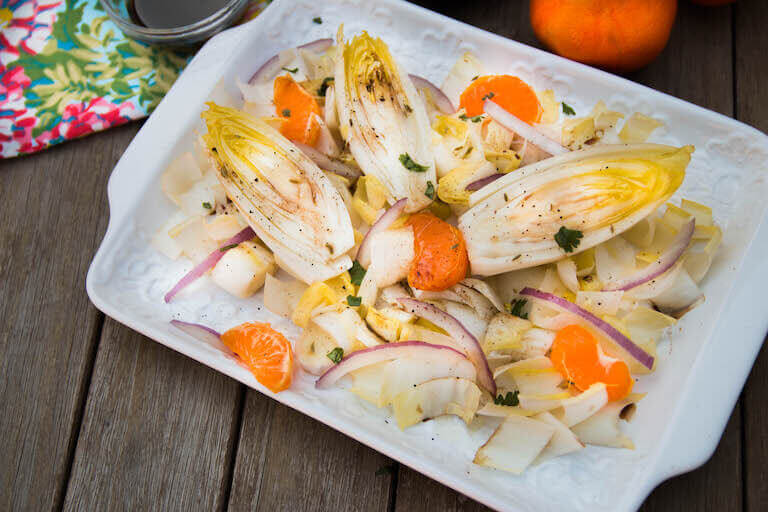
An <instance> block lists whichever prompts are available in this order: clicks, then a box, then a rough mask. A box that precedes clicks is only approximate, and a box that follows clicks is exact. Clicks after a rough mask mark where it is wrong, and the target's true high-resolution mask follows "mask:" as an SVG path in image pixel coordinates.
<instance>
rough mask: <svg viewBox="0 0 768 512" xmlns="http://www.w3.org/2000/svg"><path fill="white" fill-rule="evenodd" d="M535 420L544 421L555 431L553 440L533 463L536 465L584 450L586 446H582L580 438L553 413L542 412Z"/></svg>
mask: <svg viewBox="0 0 768 512" xmlns="http://www.w3.org/2000/svg"><path fill="white" fill-rule="evenodd" d="M533 419H535V420H539V421H543V422H544V423H546V424H547V425H550V426H552V427H553V428H554V429H555V433H554V434H553V435H552V439H550V440H549V443H547V446H545V447H544V449H543V450H542V451H541V453H540V454H539V456H538V457H536V460H534V461H533V463H534V464H541V463H542V462H545V461H547V460H549V459H552V458H555V457H559V456H561V455H565V454H567V453H572V452H576V451H579V450H581V449H582V448H584V445H583V444H581V441H579V438H578V437H576V435H575V434H574V433H573V432H571V429H569V428H568V427H566V426H565V425H564V424H563V423H562V422H561V421H560V420H558V419H557V418H555V417H554V416H552V414H551V413H548V412H541V413H539V414H537V415H536V416H534V417H533Z"/></svg>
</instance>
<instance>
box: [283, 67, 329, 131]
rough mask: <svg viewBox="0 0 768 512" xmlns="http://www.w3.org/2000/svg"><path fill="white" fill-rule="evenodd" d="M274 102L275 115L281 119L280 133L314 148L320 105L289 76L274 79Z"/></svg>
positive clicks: (318, 129)
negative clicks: (316, 117)
mask: <svg viewBox="0 0 768 512" xmlns="http://www.w3.org/2000/svg"><path fill="white" fill-rule="evenodd" d="M274 101H275V109H276V110H277V115H278V116H280V117H281V118H282V119H283V123H282V125H280V133H282V134H283V135H285V137H286V138H288V139H290V140H292V141H294V142H301V143H303V144H307V145H310V146H314V145H315V143H316V142H317V138H318V137H319V136H320V125H319V124H318V122H317V120H316V119H315V117H314V116H315V115H316V116H318V117H320V116H322V113H321V111H320V105H318V104H317V101H315V98H314V97H312V95H311V94H309V93H308V92H307V91H305V90H304V88H303V87H302V86H300V85H299V84H297V83H296V82H295V81H294V79H293V78H291V77H289V76H279V77H277V78H275V84H274Z"/></svg>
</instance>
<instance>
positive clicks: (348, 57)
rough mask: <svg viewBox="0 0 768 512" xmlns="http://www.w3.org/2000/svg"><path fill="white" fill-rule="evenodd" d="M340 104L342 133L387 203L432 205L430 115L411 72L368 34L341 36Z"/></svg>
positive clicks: (412, 208) (409, 207) (337, 84)
mask: <svg viewBox="0 0 768 512" xmlns="http://www.w3.org/2000/svg"><path fill="white" fill-rule="evenodd" d="M337 41H338V44H339V51H338V52H337V55H336V65H335V87H336V91H335V92H336V105H337V107H338V111H339V119H340V124H341V127H342V135H343V136H344V139H345V140H346V141H347V142H348V143H349V149H350V151H351V152H352V155H353V156H354V157H355V160H356V161H357V163H358V165H359V166H360V168H361V169H362V171H363V173H365V174H366V175H371V176H375V177H376V178H377V179H378V180H379V181H380V182H381V183H382V184H383V185H384V186H385V187H386V189H387V192H388V198H387V199H388V201H389V203H390V204H394V203H395V202H396V201H397V200H398V199H403V198H406V199H408V204H407V207H406V211H408V212H415V211H418V210H421V209H422V208H425V207H427V206H428V205H429V204H430V203H431V202H432V199H431V198H430V197H428V196H427V195H426V194H425V191H426V190H427V184H428V183H429V182H432V183H433V184H435V183H437V178H436V175H435V163H434V156H433V154H432V149H431V135H430V126H429V119H428V117H427V112H426V110H425V107H424V103H423V102H422V99H421V97H420V96H419V94H418V92H417V91H416V88H415V87H414V86H413V83H411V79H410V78H409V77H408V74H407V73H405V72H404V71H403V70H402V69H401V68H400V66H399V65H398V64H397V62H395V60H394V58H393V57H392V54H390V52H389V48H387V45H386V44H385V43H384V42H383V41H382V40H381V39H379V38H373V37H371V36H370V35H368V33H367V32H363V33H362V34H360V35H358V36H355V37H353V38H352V39H351V40H349V41H346V42H345V41H344V34H343V27H339V33H338V35H337Z"/></svg>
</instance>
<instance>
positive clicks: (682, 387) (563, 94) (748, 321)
mask: <svg viewBox="0 0 768 512" xmlns="http://www.w3.org/2000/svg"><path fill="white" fill-rule="evenodd" d="M317 16H320V17H321V18H322V20H323V23H322V24H316V23H313V22H312V19H313V18H314V17H317ZM340 23H344V24H345V32H346V33H347V34H351V33H354V32H358V31H360V30H363V29H365V30H368V31H369V32H371V33H372V34H373V35H377V36H381V37H382V38H384V40H385V41H386V42H387V43H388V44H389V45H390V47H391V49H392V52H393V54H394V55H395V56H396V57H397V58H398V59H399V60H401V62H402V63H403V64H404V66H405V68H406V69H408V70H409V71H411V72H416V73H418V74H420V75H423V76H426V77H427V78H428V79H430V80H432V81H433V82H435V83H438V84H439V83H442V80H443V78H444V77H445V75H446V74H447V72H448V70H449V69H450V67H451V65H452V64H453V62H454V60H455V59H456V57H457V56H458V55H460V54H461V53H463V52H464V51H467V50H469V51H472V52H474V53H475V54H476V55H479V56H480V57H481V58H482V60H483V61H484V63H485V64H486V67H487V68H488V69H489V70H490V71H491V72H494V73H510V74H515V75H518V76H520V77H522V78H523V79H524V80H526V81H528V82H529V83H531V84H532V85H533V86H534V87H535V88H536V89H545V88H552V89H554V90H555V92H556V95H557V96H558V98H563V99H565V100H566V101H567V102H568V103H569V104H570V105H572V106H573V107H574V108H575V109H576V111H577V112H580V113H584V112H588V111H589V109H591V106H592V105H593V104H594V103H595V102H597V101H598V100H601V99H602V100H604V101H605V102H606V103H607V105H608V107H609V108H610V109H612V110H619V111H622V112H625V113H632V112H635V111H639V112H643V113H645V114H649V115H653V116H654V117H656V118H659V119H661V120H662V121H664V122H665V125H666V126H665V128H664V129H662V130H658V131H657V132H658V133H655V134H654V136H653V137H652V139H651V141H653V142H662V143H668V144H675V145H682V144H694V145H695V146H696V153H695V154H694V157H693V160H692V162H691V165H690V167H689V169H688V175H687V177H686V180H685V183H684V185H683V187H682V189H681V190H680V192H679V194H678V195H684V196H685V197H688V198H690V199H693V200H696V201H700V202H702V203H706V204H708V205H710V206H712V207H713V208H714V210H715V217H716V220H717V222H718V223H720V224H721V226H723V228H724V233H725V239H724V243H723V247H722V249H721V251H720V253H719V255H718V256H717V259H716V261H715V263H714V266H713V268H712V270H711V271H710V273H709V277H708V278H707V280H705V282H704V284H703V288H704V291H705V293H706V302H705V303H704V304H703V305H702V306H700V307H698V308H697V309H696V310H694V311H693V312H692V313H690V314H689V315H687V316H686V317H685V318H684V320H683V321H681V322H680V324H679V325H678V327H676V328H675V331H674V332H673V333H672V334H671V336H670V338H671V340H670V344H669V345H668V350H667V351H666V354H664V355H662V356H661V357H662V360H661V361H660V362H659V365H658V368H659V370H658V371H657V373H656V374H654V375H653V376H652V377H650V378H646V379H644V380H643V381H641V383H640V384H639V385H638V391H647V392H648V396H647V397H646V398H645V399H644V400H643V401H642V403H641V404H640V406H639V407H638V412H637V414H636V415H635V418H634V419H633V421H632V423H630V424H629V426H628V431H629V434H630V435H631V436H632V437H633V439H634V441H635V444H636V446H637V448H636V449H635V450H634V451H631V450H616V449H609V448H599V447H587V449H585V450H583V451H581V452H579V453H577V454H575V455H569V456H566V457H561V458H558V459H555V460H552V461H550V462H547V463H545V464H542V465H540V466H537V467H533V468H530V469H529V470H528V471H527V472H526V473H525V474H524V475H522V476H514V475H511V474H507V473H504V472H500V471H495V470H492V469H487V468H483V467H479V466H475V465H473V464H472V462H471V461H472V458H473V455H474V452H475V450H476V449H477V447H478V446H480V445H481V444H482V443H483V442H484V441H485V439H486V438H487V437H488V436H489V434H490V432H491V431H492V428H493V425H491V424H490V423H485V422H484V421H489V420H476V421H475V422H474V423H473V424H472V426H471V427H466V426H465V425H464V424H463V422H461V421H460V420H458V419H457V418H454V417H444V418H440V419H437V420H433V421H428V422H425V423H422V424H419V425H417V426H414V427H412V428H409V429H408V430H406V431H405V432H401V431H400V430H399V429H398V428H397V427H396V426H395V425H394V424H393V422H392V421H389V420H388V414H389V413H388V412H387V411H386V410H381V409H376V408H374V407H373V406H371V405H369V404H366V403H364V402H363V401H362V400H360V399H358V398H357V397H355V396H354V395H352V394H351V393H346V392H344V391H341V390H336V391H322V392H320V391H316V390H315V389H314V386H313V380H314V379H312V378H310V377H308V376H306V375H303V376H299V378H298V379H296V382H295V383H294V385H293V387H292V388H291V389H290V390H289V391H285V392H282V393H279V394H277V395H274V394H272V393H270V392H269V391H268V390H266V389H265V388H264V387H263V386H261V385H259V384H258V382H257V381H256V380H255V379H254V378H253V376H252V375H251V374H250V373H249V372H248V371H247V370H245V369H244V368H243V367H242V366H240V365H238V364H237V362H236V361H235V360H234V359H232V358H231V357H229V356H228V355H227V354H226V353H225V352H223V351H221V350H220V349H219V347H215V346H209V345H206V344H204V343H203V342H200V341H198V340H195V339H193V338H191V337H189V336H187V335H185V334H183V333H182V332H180V331H178V330H176V329H174V328H173V327H171V326H170V325H169V323H168V322H169V320H171V319H172V318H179V319H182V320H186V321H190V322H200V323H204V324H206V325H210V326H211V327H213V328H216V329H219V330H225V329H226V328H228V327H231V326H233V325H236V324H238V323H240V322H243V321H247V320H251V321H253V320H255V321H268V322H271V323H272V324H273V325H274V326H275V327H276V328H277V329H279V330H281V331H282V332H284V333H285V334H286V335H287V336H288V337H289V338H293V339H295V337H296V334H297V333H298V328H297V327H295V326H294V325H292V324H291V323H290V322H288V321H286V320H284V319H281V318H279V317H277V316H275V315H272V314H271V313H269V312H268V311H266V310H265V309H264V307H263V305H262V302H261V295H256V296H255V297H252V298H250V299H247V300H235V299H233V298H231V297H230V296H228V295H227V294H226V293H225V292H223V291H221V290H219V289H217V288H215V287H214V286H213V285H211V284H210V283H208V282H207V278H204V279H201V280H200V281H199V282H198V283H197V284H195V285H194V286H193V287H191V288H193V289H189V290H186V291H185V292H184V293H182V294H180V295H179V296H178V297H177V298H175V299H174V301H173V302H172V303H171V304H166V303H164V302H163V299H162V298H163V294H164V293H165V292H166V291H168V289H170V288H171V286H172V285H173V284H174V283H175V282H176V281H177V280H178V279H179V277H180V276H182V275H183V274H184V273H185V272H187V271H188V270H189V269H190V268H191V263H189V262H184V261H177V262H173V261H170V260H168V259H166V258H165V257H164V256H162V255H160V254H159V253H157V252H155V251H154V250H153V249H152V248H151V247H150V245H149V238H150V236H151V235H152V234H153V233H154V232H155V231H156V230H157V229H158V227H160V225H161V224H162V223H163V222H164V221H165V220H166V219H167V217H168V216H169V215H170V213H171V211H172V210H173V205H172V204H171V203H170V202H169V201H168V200H167V199H166V198H165V197H164V196H163V195H162V194H161V192H160V187H159V177H160V174H161V172H162V171H163V170H164V169H165V167H166V166H167V165H168V163H169V162H170V161H171V160H172V158H173V157H174V156H176V155H178V154H180V153H181V152H182V151H186V150H189V149H191V147H192V137H190V134H191V133H193V132H194V130H202V124H201V122H200V112H201V111H202V110H203V108H204V102H205V101H207V100H209V99H215V100H217V101H219V102H224V103H227V102H231V101H233V99H234V98H237V97H239V92H238V91H237V88H236V86H235V79H236V78H239V79H240V80H243V81H246V80H247V79H248V78H249V77H250V75H251V74H252V73H253V71H254V70H255V69H256V68H258V66H259V65H260V64H261V63H262V62H264V61H265V60H266V59H268V58H269V57H270V56H271V55H273V54H275V53H277V52H278V51H279V50H281V49H284V48H289V47H293V46H296V45H298V44H302V43H305V42H307V41H311V40H314V39H317V38H320V37H331V36H333V34H335V31H336V28H337V27H338V25H339V24H340ZM767 162H768V137H766V136H765V135H763V134H762V133H760V132H758V131H756V130H754V129H752V128H750V127H748V126H745V125H743V124H741V123H738V122H736V121H733V120H731V119H729V118H726V117H724V116H721V115H719V114H715V113H713V112H710V111H707V110H704V109H701V108H699V107H696V106H694V105H691V104H689V103H686V102H683V101H681V100H678V99H675V98H672V97H670V96H667V95H665V94H662V93H659V92H656V91H653V90H651V89H648V88H646V87H643V86H640V85H637V84H634V83H632V82H629V81H626V80H623V79H621V78H618V77H615V76H612V75H609V74H606V73H603V72H600V71H597V70H594V69H591V68H588V67H586V66H582V65H580V64H576V63H573V62H570V61H566V60H564V59H560V58H558V57H555V56H552V55H550V54H547V53H544V52H541V51H539V50H536V49H533V48H530V47H527V46H525V45H522V44H519V43H516V42H514V41H510V40H507V39H504V38H501V37H499V36H496V35H493V34H490V33H487V32H484V31H482V30H479V29H476V28H473V27H470V26H468V25H465V24H462V23H460V22H457V21H454V20H451V19H448V18H445V17H442V16H439V15H437V14H435V13H432V12H429V11H426V10H424V9H421V8H419V7H416V6H413V5H410V4H407V3H405V2H400V1H398V0H378V1H364V0H276V1H275V2H274V3H273V4H272V5H271V6H270V7H269V8H268V9H267V10H266V11H265V12H264V13H263V14H262V15H261V16H259V17H258V18H257V19H256V20H254V21H252V22H250V23H248V24H246V25H243V26H241V27H238V28H236V29H232V30H229V31H227V32H224V33H222V34H220V35H218V36H217V37H215V38H214V39H212V40H211V41H209V42H208V43H207V44H206V45H205V47H203V49H202V50H201V51H200V52H199V53H198V55H197V56H196V57H195V59H194V60H193V61H192V63H191V64H190V65H189V67H188V68H187V69H186V70H185V71H184V73H183V74H182V75H181V77H180V78H179V80H178V81H177V82H176V84H175V85H174V86H173V88H172V89H171V91H170V92H169V94H168V95H167V96H166V97H165V99H164V100H163V102H162V103H161V104H160V106H159V107H158V108H157V110H156V111H155V112H154V113H153V114H152V116H151V117H150V118H149V120H148V121H147V122H146V123H145V125H144V126H143V127H142V129H141V131H140V132H139V134H138V135H137V136H136V138H135V139H134V140H133V142H132V143H131V144H130V146H129V147H128V149H127V150H126V152H125V154H124V155H123V157H122V158H121V159H120V161H119V162H118V164H117V166H116V167H115V169H114V171H113V172H112V175H111V178H110V181H109V187H108V196H109V204H110V222H109V227H108V229H107V233H106V235H105V237H104V240H103V242H102V244H101V247H100V248H99V250H98V253H97V254H96V256H95V257H94V260H93V262H92V264H91V267H90V270H89V273H88V279H87V289H88V294H89V296H90V298H91V300H92V301H93V303H94V304H95V305H96V306H97V307H98V308H99V309H101V310H102V311H104V312H105V313H106V314H108V315H109V316H111V317H113V318H115V319H117V320H118V321H120V322H122V323H124V324H126V325H128V326H129V327H131V328H133V329H136V330H137V331H139V332H141V333H143V334H145V335H147V336H149V337H151V338H153V339H155V340H157V341H158V342H160V343H162V344H164V345H167V346H168V347H171V348H173V349H174V350H177V351H179V352H181V353H183V354H186V355H187V356H189V357H191V358H193V359H196V360H197V361H200V362H202V363H203V364H206V365H208V366H210V367H211V368H214V369H216V370H218V371H220V372H222V373H225V374H227V375H229V376H230V377H232V378H235V379H237V380H239V381H241V382H243V383H244V384H246V385H248V386H250V387H252V388H255V389H257V390H259V391H260V392H262V393H265V394H267V395H269V396H272V397H273V398H275V399H276V400H278V401H280V402H282V403H284V404H286V405H288V406H290V407H293V408H295V409H297V410H299V411H302V412H303V413H305V414H307V415H309V416H311V417H313V418H315V419H317V420H319V421H321V422H323V423H326V424H328V425H330V426H331V427H333V428H335V429H337V430H339V431H341V432H344V433H345V434H347V435H349V436H350V437H353V438H355V439H357V440H359V441H361V442H363V443H365V444H367V445H368V446H371V447H372V448H374V449H376V450H379V451H380V452H382V453H385V454H387V455H388V456H390V457H392V458H394V459H397V460H399V461H401V462H403V463H405V464H407V465H408V466H411V467H412V468H414V469H416V470H418V471H421V472H422V473H424V474H426V475H428V476H430V477H432V478H434V479H436V480H438V481H440V482H442V483H444V484H446V485H449V486H451V487H453V488H455V489H457V490H459V491H460V492H462V493H464V494H466V495H468V496H470V497H472V498H474V499H476V500H479V501H481V502H483V503H486V504H487V505H489V506H491V507H494V508H496V509H500V510H525V511H548V510H564V509H568V510H572V511H580V510H589V511H602V510H605V511H621V510H634V509H636V508H637V507H639V505H640V504H641V503H642V501H643V499H644V498H645V497H646V496H647V495H648V493H649V492H650V491H651V490H652V489H653V488H654V487H655V486H656V485H658V483H659V482H661V481H662V480H664V479H666V478H669V477H670V476H673V475H676V474H679V473H682V472H684V471H688V470H690V469H692V468H694V467H696V466H698V465H700V464H702V463H703V462H704V461H705V460H706V459H707V458H709V456H710V455H711V454H712V451H713V450H714V448H715V446H716V445H717V443H718V440H719V438H720V436H721V434H722V432H723V428H724V426H725V423H726V420H727V419H728V416H729V415H730V412H731V410H732V408H733V405H734V403H735V400H736V398H737V396H738V394H739V392H740V390H741V388H742V386H743V384H744V380H745V379H746V377H747V375H748V373H749V370H750V368H751V366H752V363H753V362H754V358H755V356H756V354H757V351H758V350H759V348H760V345H761V343H762V340H763V337H764V335H765V333H766V330H768V301H766V300H764V299H761V297H763V296H764V291H765V289H766V287H768V265H767V264H766V263H765V255H766V254H768V223H767V222H766V205H768V202H767V201H766V199H765V198H766V197H768V181H766V178H767V176H768V163H767Z"/></svg>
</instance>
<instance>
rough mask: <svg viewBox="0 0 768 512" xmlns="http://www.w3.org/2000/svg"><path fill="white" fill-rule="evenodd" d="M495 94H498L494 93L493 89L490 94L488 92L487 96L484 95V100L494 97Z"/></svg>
mask: <svg viewBox="0 0 768 512" xmlns="http://www.w3.org/2000/svg"><path fill="white" fill-rule="evenodd" d="M494 96H496V94H494V93H493V91H491V92H489V93H488V94H486V95H485V96H483V101H485V100H489V99H491V98H493V97H494Z"/></svg>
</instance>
